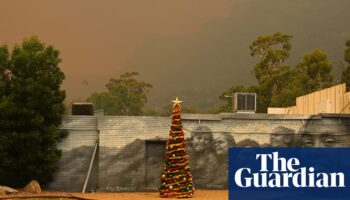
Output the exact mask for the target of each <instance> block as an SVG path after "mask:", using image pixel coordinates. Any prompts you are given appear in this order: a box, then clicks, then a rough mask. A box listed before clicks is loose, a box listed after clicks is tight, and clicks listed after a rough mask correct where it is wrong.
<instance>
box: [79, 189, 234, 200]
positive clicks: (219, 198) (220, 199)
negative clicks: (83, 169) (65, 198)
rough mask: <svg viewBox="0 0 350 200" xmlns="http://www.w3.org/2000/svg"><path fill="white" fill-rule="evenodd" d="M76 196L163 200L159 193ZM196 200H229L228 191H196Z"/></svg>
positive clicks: (110, 199)
mask: <svg viewBox="0 0 350 200" xmlns="http://www.w3.org/2000/svg"><path fill="white" fill-rule="evenodd" d="M72 195H74V196H78V197H83V198H88V199H96V200H162V199H164V198H160V197H159V193H157V192H129V193H87V194H81V193H72ZM190 199H194V200H227V199H228V191H227V190H196V191H195V193H194V195H193V198H190Z"/></svg>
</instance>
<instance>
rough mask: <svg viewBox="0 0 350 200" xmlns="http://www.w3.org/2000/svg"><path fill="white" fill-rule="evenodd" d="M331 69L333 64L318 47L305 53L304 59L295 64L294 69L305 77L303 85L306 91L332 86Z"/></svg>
mask: <svg viewBox="0 0 350 200" xmlns="http://www.w3.org/2000/svg"><path fill="white" fill-rule="evenodd" d="M332 69H333V65H332V63H330V62H329V61H328V58H327V54H326V53H325V52H324V51H322V50H320V49H316V50H315V51H313V52H310V53H307V54H305V56H304V59H303V60H302V61H301V62H300V63H299V64H298V65H297V66H296V70H297V71H298V72H299V73H301V74H304V75H305V76H306V78H307V83H306V84H305V85H304V87H305V92H306V93H309V92H313V91H316V90H320V89H323V88H326V87H330V86H332V81H333V75H332Z"/></svg>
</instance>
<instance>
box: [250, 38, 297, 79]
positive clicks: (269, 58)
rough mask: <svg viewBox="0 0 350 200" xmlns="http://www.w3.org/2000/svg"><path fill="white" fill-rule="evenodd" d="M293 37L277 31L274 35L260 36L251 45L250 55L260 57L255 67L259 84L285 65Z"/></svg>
mask: <svg viewBox="0 0 350 200" xmlns="http://www.w3.org/2000/svg"><path fill="white" fill-rule="evenodd" d="M291 38H292V36H290V35H286V34H283V33H279V32H277V33H275V34H273V35H267V36H259V37H258V38H257V39H256V40H255V41H253V43H252V45H250V47H249V48H250V55H251V56H253V57H258V58H259V62H258V64H256V65H255V67H254V75H255V78H256V79H257V81H258V83H259V84H264V83H265V82H267V81H270V80H271V79H270V78H271V75H272V74H273V73H275V72H277V71H278V70H279V69H280V68H281V67H282V66H283V63H284V61H285V60H286V59H287V58H288V57H289V51H290V49H291V44H290V42H289V40H290V39H291Z"/></svg>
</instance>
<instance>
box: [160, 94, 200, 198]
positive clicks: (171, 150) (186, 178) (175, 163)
mask: <svg viewBox="0 0 350 200" xmlns="http://www.w3.org/2000/svg"><path fill="white" fill-rule="evenodd" d="M173 102H174V105H173V116H172V125H171V128H170V133H169V139H168V141H167V143H166V158H165V161H164V166H163V171H162V175H161V177H160V178H161V184H160V186H159V190H160V196H161V197H163V198H189V197H192V196H193V193H194V187H193V183H192V174H191V171H190V166H189V156H188V153H187V152H186V141H185V135H184V132H183V127H182V123H181V107H180V103H181V101H179V99H178V98H176V100H175V101H173Z"/></svg>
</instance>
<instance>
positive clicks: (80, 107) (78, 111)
mask: <svg viewBox="0 0 350 200" xmlns="http://www.w3.org/2000/svg"><path fill="white" fill-rule="evenodd" d="M72 115H94V104H92V103H89V102H82V103H79V102H76V103H73V104H72Z"/></svg>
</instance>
